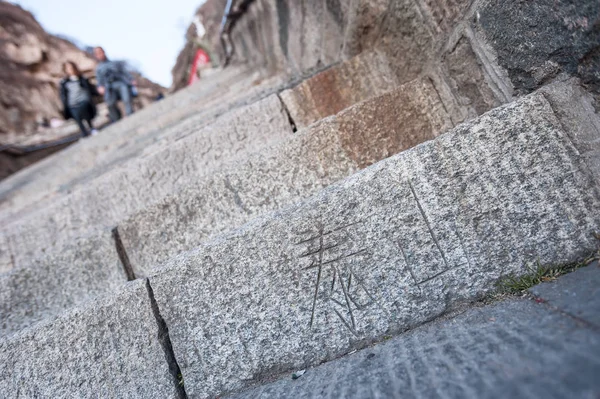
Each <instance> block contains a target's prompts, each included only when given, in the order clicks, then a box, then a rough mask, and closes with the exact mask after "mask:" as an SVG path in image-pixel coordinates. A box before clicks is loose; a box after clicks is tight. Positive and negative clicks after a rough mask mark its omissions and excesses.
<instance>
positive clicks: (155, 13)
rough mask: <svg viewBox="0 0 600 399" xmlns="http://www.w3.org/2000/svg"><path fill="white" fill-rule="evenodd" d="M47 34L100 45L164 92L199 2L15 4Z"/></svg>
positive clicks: (52, 0)
mask: <svg viewBox="0 0 600 399" xmlns="http://www.w3.org/2000/svg"><path fill="white" fill-rule="evenodd" d="M14 2H15V3H17V4H19V5H20V6H21V7H23V8H24V9H26V10H28V11H31V12H32V13H33V15H34V16H35V18H36V19H37V20H38V22H39V23H40V24H42V26H43V27H44V29H45V30H46V31H48V32H49V33H52V34H61V35H66V36H69V37H72V38H74V39H77V40H79V41H80V42H81V43H82V44H85V45H89V46H97V45H100V46H102V47H104V49H105V50H106V54H107V55H108V57H109V58H113V59H127V60H130V61H132V64H133V66H135V67H136V68H138V69H139V70H141V71H142V73H143V74H144V75H145V76H146V77H148V78H149V79H151V80H153V81H155V82H157V83H160V84H161V85H163V86H165V87H168V86H170V85H171V68H172V67H173V65H175V59H176V58H177V54H179V51H180V50H181V49H182V48H183V45H184V42H185V39H184V35H185V31H186V29H187V27H188V26H189V24H190V23H191V22H192V19H193V17H194V13H195V11H196V9H197V8H198V7H199V6H200V4H202V3H203V2H204V0H169V1H159V0H100V1H94V2H91V1H81V0H16V1H14Z"/></svg>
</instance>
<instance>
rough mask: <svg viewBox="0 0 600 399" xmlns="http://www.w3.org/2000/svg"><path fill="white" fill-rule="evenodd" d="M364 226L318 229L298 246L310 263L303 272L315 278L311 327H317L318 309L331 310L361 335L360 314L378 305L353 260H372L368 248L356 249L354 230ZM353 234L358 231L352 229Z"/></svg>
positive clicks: (353, 225) (347, 326) (351, 329)
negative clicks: (325, 308)
mask: <svg viewBox="0 0 600 399" xmlns="http://www.w3.org/2000/svg"><path fill="white" fill-rule="evenodd" d="M360 224H361V222H357V223H352V224H349V225H345V226H341V227H337V228H334V229H326V228H325V227H324V226H323V225H322V224H321V225H319V226H317V229H316V234H315V233H314V232H306V233H308V234H311V233H312V234H311V236H310V237H309V238H307V239H304V240H302V241H300V242H298V243H297V245H298V246H302V252H301V253H300V258H301V259H304V260H306V263H305V264H307V265H305V266H303V271H305V272H307V273H310V274H311V275H313V276H314V292H313V298H312V309H311V317H310V327H311V328H312V326H313V324H314V323H315V314H316V310H317V306H327V307H328V309H329V310H330V311H331V312H333V313H334V314H335V315H336V316H337V317H338V318H339V319H340V320H341V322H342V323H343V324H344V325H345V326H346V328H347V329H348V330H349V331H351V332H352V333H353V334H355V335H356V334H358V333H357V325H358V321H357V311H360V310H364V309H365V308H366V307H368V306H370V305H372V304H373V303H375V302H376V301H375V298H374V297H373V295H372V294H371V293H370V292H369V290H368V288H367V287H366V285H365V284H364V282H363V280H362V277H361V275H360V274H359V273H357V272H356V270H354V267H353V265H352V262H351V260H352V259H353V258H357V257H361V256H365V255H367V256H368V251H367V249H366V248H356V247H355V245H354V243H353V242H352V235H353V234H352V233H350V230H349V229H350V228H351V227H357V226H358V225H360ZM352 231H353V232H355V231H356V228H353V229H352Z"/></svg>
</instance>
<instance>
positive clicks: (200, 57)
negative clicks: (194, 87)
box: [188, 49, 210, 86]
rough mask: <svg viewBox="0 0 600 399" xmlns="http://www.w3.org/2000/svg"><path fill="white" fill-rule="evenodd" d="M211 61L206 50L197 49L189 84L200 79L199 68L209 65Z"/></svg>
mask: <svg viewBox="0 0 600 399" xmlns="http://www.w3.org/2000/svg"><path fill="white" fill-rule="evenodd" d="M209 62H210V57H209V56H208V54H206V51H204V50H202V49H199V50H198V51H196V55H195V56H194V63H193V64H192V68H191V69H190V78H189V79H188V86H189V85H191V84H193V83H194V82H196V81H197V80H199V79H200V78H199V77H198V69H199V68H201V67H203V66H205V65H207V64H208V63H209Z"/></svg>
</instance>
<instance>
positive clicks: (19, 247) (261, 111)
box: [2, 95, 292, 267]
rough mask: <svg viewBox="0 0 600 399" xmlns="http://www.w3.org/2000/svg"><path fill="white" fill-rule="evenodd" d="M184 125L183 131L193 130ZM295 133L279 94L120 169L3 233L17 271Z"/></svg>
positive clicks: (22, 219) (55, 202) (35, 213)
mask: <svg viewBox="0 0 600 399" xmlns="http://www.w3.org/2000/svg"><path fill="white" fill-rule="evenodd" d="M194 128H195V127H194V126H191V127H188V126H185V125H184V126H183V127H181V129H192V130H194ZM291 134H292V128H291V126H290V124H289V122H288V116H287V114H286V113H285V111H284V109H283V105H282V103H281V101H280V100H279V98H278V97H277V96H276V95H272V96H270V97H267V98H266V99H264V100H261V101H258V102H256V103H254V104H252V105H250V106H247V107H244V108H240V109H238V110H235V111H232V112H229V113H228V114H227V115H225V116H223V117H221V118H219V119H218V120H217V121H216V122H215V123H213V124H211V125H209V126H207V127H205V128H203V129H200V130H199V131H197V132H196V133H194V134H190V135H188V136H187V137H184V138H183V139H181V140H179V141H177V142H175V143H174V144H173V145H171V146H169V147H167V148H166V149H164V151H160V152H156V153H153V154H150V155H148V156H147V157H140V158H137V159H135V160H134V161H132V162H130V163H128V164H127V165H126V167H122V168H116V169H114V170H112V171H111V172H109V173H106V174H104V175H103V176H101V177H99V178H97V179H95V180H93V181H92V182H90V183H89V184H88V185H86V186H84V187H83V188H81V189H79V190H75V191H74V192H73V193H71V194H70V195H68V196H65V197H64V198H61V199H59V200H57V201H54V202H53V203H50V204H49V205H48V206H45V207H43V208H41V209H39V210H37V211H36V212H33V213H31V214H30V215H27V216H26V217H22V218H20V219H18V220H16V221H15V222H13V223H11V224H9V225H7V226H5V227H4V228H3V229H2V233H3V235H4V236H5V237H6V240H7V242H8V245H9V248H10V253H11V255H12V256H11V258H12V263H13V266H15V267H23V266H27V265H28V263H29V262H30V260H32V259H34V258H36V257H38V256H39V255H40V254H42V253H49V252H51V251H52V248H60V247H61V246H62V245H64V244H65V243H67V244H68V243H70V242H72V240H74V239H75V238H77V237H80V236H85V235H86V234H87V232H88V231H90V230H107V229H108V230H110V229H112V228H113V227H114V226H116V225H117V224H118V223H119V222H120V221H121V220H123V219H125V218H126V217H127V216H129V215H131V214H133V213H135V212H137V211H139V210H141V209H143V208H145V207H146V206H148V205H149V204H151V203H153V202H157V201H159V200H160V199H161V198H163V197H165V196H166V195H167V194H169V193H172V192H176V191H177V190H178V189H180V188H181V187H185V186H187V185H194V184H196V182H197V181H198V180H199V179H200V177H201V176H202V175H204V174H207V173H210V171H211V170H214V169H215V168H218V167H219V165H221V164H222V163H223V162H225V161H227V160H228V159H231V158H233V157H238V156H240V154H243V153H244V152H249V151H256V150H257V149H259V148H261V147H263V146H265V145H267V143H269V142H271V141H278V140H282V139H284V138H286V137H288V136H290V135H291Z"/></svg>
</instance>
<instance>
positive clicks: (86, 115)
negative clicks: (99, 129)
mask: <svg viewBox="0 0 600 399" xmlns="http://www.w3.org/2000/svg"><path fill="white" fill-rule="evenodd" d="M91 109H92V105H91V104H90V103H88V102H85V103H80V104H77V105H75V106H72V107H70V108H69V111H70V112H71V115H72V116H73V119H75V122H77V125H78V126H79V129H80V130H81V134H82V135H83V136H89V135H90V130H91V129H93V128H94V126H93V125H92V119H93V118H92V112H91ZM83 121H86V122H87V124H88V126H89V130H88V128H86V127H85V125H84V123H83Z"/></svg>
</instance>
